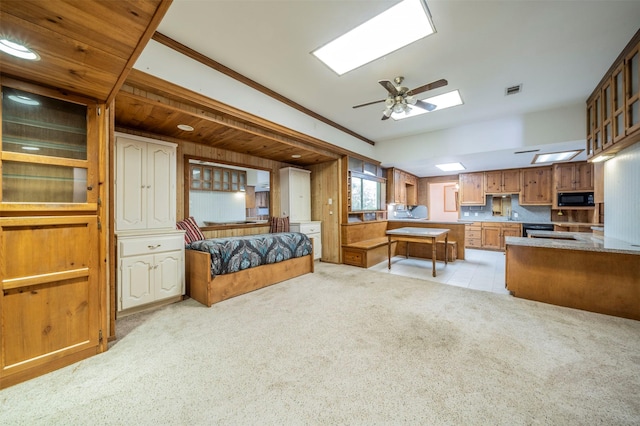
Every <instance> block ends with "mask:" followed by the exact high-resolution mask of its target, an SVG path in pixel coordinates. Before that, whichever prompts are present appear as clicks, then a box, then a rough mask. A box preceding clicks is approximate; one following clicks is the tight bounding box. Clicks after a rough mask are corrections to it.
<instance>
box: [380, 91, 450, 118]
mask: <svg viewBox="0 0 640 426" xmlns="http://www.w3.org/2000/svg"><path fill="white" fill-rule="evenodd" d="M423 101H425V102H428V103H430V104H434V105H435V106H436V108H435V109H433V110H432V111H427V110H426V109H422V108H420V107H416V106H413V107H411V109H410V110H408V111H407V112H399V113H396V112H394V113H393V114H391V118H393V119H394V120H403V119H405V118H409V117H415V116H416V115H422V114H426V113H428V112H433V111H440V110H441V109H446V108H451V107H454V106H457V105H462V98H461V97H460V92H459V91H458V90H452V91H451V92H447V93H443V94H441V95H437V96H433V97H431V98H427V99H423Z"/></svg>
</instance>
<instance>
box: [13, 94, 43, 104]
mask: <svg viewBox="0 0 640 426" xmlns="http://www.w3.org/2000/svg"><path fill="white" fill-rule="evenodd" d="M7 97H8V98H9V99H11V100H12V101H13V102H18V103H19V104H23V105H40V102H39V101H37V100H35V99H33V98H30V97H28V96H24V95H9V96H7Z"/></svg>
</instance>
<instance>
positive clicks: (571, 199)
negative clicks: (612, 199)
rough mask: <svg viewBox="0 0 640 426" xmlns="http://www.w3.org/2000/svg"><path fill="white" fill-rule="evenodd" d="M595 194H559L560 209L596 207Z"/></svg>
mask: <svg viewBox="0 0 640 426" xmlns="http://www.w3.org/2000/svg"><path fill="white" fill-rule="evenodd" d="M594 206H595V203H594V202H593V192H558V207H594Z"/></svg>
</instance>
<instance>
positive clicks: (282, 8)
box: [158, 0, 640, 176]
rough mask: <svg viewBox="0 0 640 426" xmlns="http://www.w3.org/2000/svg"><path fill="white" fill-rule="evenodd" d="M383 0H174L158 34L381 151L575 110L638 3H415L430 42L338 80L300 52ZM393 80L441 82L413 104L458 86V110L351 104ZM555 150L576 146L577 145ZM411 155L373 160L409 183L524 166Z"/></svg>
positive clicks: (631, 28)
mask: <svg viewBox="0 0 640 426" xmlns="http://www.w3.org/2000/svg"><path fill="white" fill-rule="evenodd" d="M395 3H397V1H372V0H350V1H349V0H344V1H341V0H333V1H331V0H319V1H313V0H289V1H284V0H280V1H268V0H256V1H247V0H236V1H221V0H174V1H173V4H172V5H171V7H170V9H169V11H168V13H167V14H166V16H165V18H164V19H163V21H162V22H161V24H160V26H159V27H158V31H159V32H161V33H162V34H164V35H166V36H168V37H170V38H172V39H174V40H176V41H178V42H180V43H182V44H184V45H186V46H188V47H190V48H192V49H194V50H196V51H198V52H200V53H202V54H204V55H205V56H207V57H209V58H211V59H213V60H215V61H217V62H219V63H221V64H223V65H225V66H227V67H229V68H231V69H233V70H234V71H236V72H238V73H240V74H242V75H244V76H246V77H248V78H250V79H252V80H254V81H256V82H258V83H260V84H262V85H263V86H266V87H267V88H269V89H271V90H274V91H275V92H278V93H280V94H281V95H283V96H285V97H287V98H289V99H291V100H293V101H295V102H297V103H298V104H301V105H303V106H304V107H306V108H308V109H310V110H312V111H314V112H316V113H318V114H320V115H322V116H324V117H326V118H328V119H330V120H332V121H334V122H336V123H338V124H340V125H342V126H344V127H346V128H348V129H350V130H352V131H354V132H356V133H358V134H360V135H362V136H364V137H366V138H368V139H370V140H373V141H375V142H376V144H377V145H380V146H384V144H385V143H390V142H389V141H394V140H396V139H399V138H407V137H411V136H415V135H422V134H425V133H429V132H434V131H437V130H442V129H449V128H454V127H459V126H465V125H472V124H473V123H478V122H490V121H493V120H496V119H500V118H502V117H509V116H514V115H519V114H520V115H522V114H527V113H530V112H536V111H541V110H550V109H558V108H562V107H564V106H574V107H575V106H576V104H581V105H584V102H585V101H586V98H587V97H588V96H589V94H590V93H591V92H592V91H593V89H594V88H595V86H596V85H597V84H598V82H599V81H600V79H601V78H602V76H603V75H604V73H605V72H606V71H607V70H608V68H609V67H610V65H611V64H612V63H613V61H614V60H615V58H616V57H617V56H618V54H619V53H620V51H621V50H622V49H623V47H624V46H625V45H626V44H627V42H628V41H629V40H630V39H631V37H632V36H633V35H634V34H635V32H636V31H637V30H638V23H640V1H639V0H633V1H621V0H601V1H587V0H566V1H555V0H538V1H524V0H501V1H485V0H467V1H464V0H427V3H428V6H429V9H430V11H431V14H432V17H433V22H434V25H435V27H436V31H437V33H436V34H434V35H432V36H429V37H427V38H424V39H422V40H419V41H417V42H415V43H413V44H412V45H409V46H407V47H405V48H403V49H400V50H398V51H396V52H393V53H391V54H389V55H387V56H386V57H383V58H381V59H378V60H376V61H374V62H371V63H369V64H367V65H364V66H362V67H360V68H358V69H356V70H354V71H351V72H349V73H347V74H345V75H342V76H337V75H336V74H334V73H333V72H332V71H331V70H330V69H329V68H327V67H326V66H325V65H324V64H322V63H321V62H319V61H318V60H317V59H316V58H315V57H314V56H313V55H311V54H310V52H311V51H312V50H314V49H315V48H317V47H319V46H322V45H324V44H325V43H327V42H329V41H331V40H332V39H334V38H336V37H338V36H339V35H341V34H342V33H344V32H346V31H348V30H349V29H351V28H353V27H355V26H356V25H358V24H360V23H362V22H364V21H366V20H368V19H369V18H371V17H373V16H374V15H376V14H378V13H380V12H381V11H383V10H385V9H387V8H389V7H391V6H392V5H393V4H395ZM394 31H402V25H401V23H399V25H398V26H397V27H396V28H390V29H389V36H390V37H392V36H393V32H394ZM398 75H402V76H404V77H405V85H406V86H408V87H410V88H413V87H417V86H421V85H423V84H426V83H429V82H431V81H434V80H438V79H440V78H445V79H447V80H448V82H449V85H448V86H446V87H443V88H440V89H436V90H434V91H431V92H425V93H423V94H422V95H420V96H419V98H426V97H430V96H433V95H437V94H440V93H443V92H446V91H449V90H452V89H458V90H460V93H461V96H462V99H463V101H464V105H462V106H458V107H454V108H451V109H448V110H442V111H435V112H433V113H428V114H424V115H422V116H419V117H413V118H409V119H406V120H401V121H394V120H387V121H382V120H381V119H380V118H381V116H382V110H383V104H377V105H372V106H368V107H363V108H359V109H353V108H352V106H353V105H357V104H361V103H365V102H369V101H374V100H378V99H384V97H385V96H386V92H385V91H384V89H383V88H382V87H381V86H380V85H379V84H378V83H377V81H378V80H380V79H393V78H394V77H395V76H398ZM516 84H522V85H523V91H522V93H520V94H517V95H514V96H509V97H505V95H504V91H505V88H506V87H508V86H512V85H516ZM581 131H582V129H581ZM557 142H558V143H561V147H562V148H565V147H572V146H575V147H578V148H584V141H583V140H578V141H575V140H571V141H566V140H562V141H557ZM362 143H363V144H364V143H366V142H362ZM545 143H546V141H545ZM402 148H403V147H402V145H401V144H399V145H398V147H397V149H398V150H402ZM541 148H542V150H543V151H544V152H552V151H554V149H555V148H557V147H555V146H554V145H553V144H547V145H544V146H542V147H541ZM528 149H530V148H528ZM415 151H416V152H412V153H411V154H412V156H411V161H402V160H398V161H394V159H389V158H377V160H380V161H382V163H383V165H385V166H391V165H393V166H396V167H400V168H403V169H405V170H407V171H409V172H413V173H415V174H417V175H419V176H424V175H436V174H438V173H437V172H433V171H430V170H431V169H430V168H425V167H421V166H420V164H422V163H426V162H427V159H428V162H430V163H434V162H435V161H438V160H441V159H444V158H447V161H453V160H460V161H463V163H464V164H465V165H466V166H467V167H468V169H469V170H482V169H492V168H493V169H495V168H504V167H520V166H522V165H528V164H529V163H530V161H531V158H530V157H527V158H526V159H524V158H523V159H522V160H521V162H522V163H523V164H520V163H518V161H520V160H515V159H514V155H513V150H509V149H503V150H500V149H495V148H491V150H490V151H487V152H484V153H482V154H479V153H477V152H475V153H473V154H471V153H470V151H469V152H465V151H464V150H460V152H459V156H456V155H453V154H452V153H451V152H450V153H448V154H447V155H442V156H440V157H438V158H433V157H430V156H429V155H428V153H427V152H426V151H425V152H424V153H421V152H417V150H415ZM454 152H455V151H454ZM405 157H406V156H405ZM584 158H585V157H584V156H581V157H578V159H584ZM421 159H424V161H421Z"/></svg>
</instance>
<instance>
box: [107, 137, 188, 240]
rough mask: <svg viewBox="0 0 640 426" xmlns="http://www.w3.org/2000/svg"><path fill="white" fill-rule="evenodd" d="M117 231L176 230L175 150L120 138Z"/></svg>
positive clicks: (151, 143)
mask: <svg viewBox="0 0 640 426" xmlns="http://www.w3.org/2000/svg"><path fill="white" fill-rule="evenodd" d="M115 185H116V232H122V231H136V230H146V229H164V228H167V229H175V227H176V147H175V145H174V144H168V143H155V142H150V141H146V140H137V139H134V138H130V137H124V136H118V138H117V140H116V179H115Z"/></svg>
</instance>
